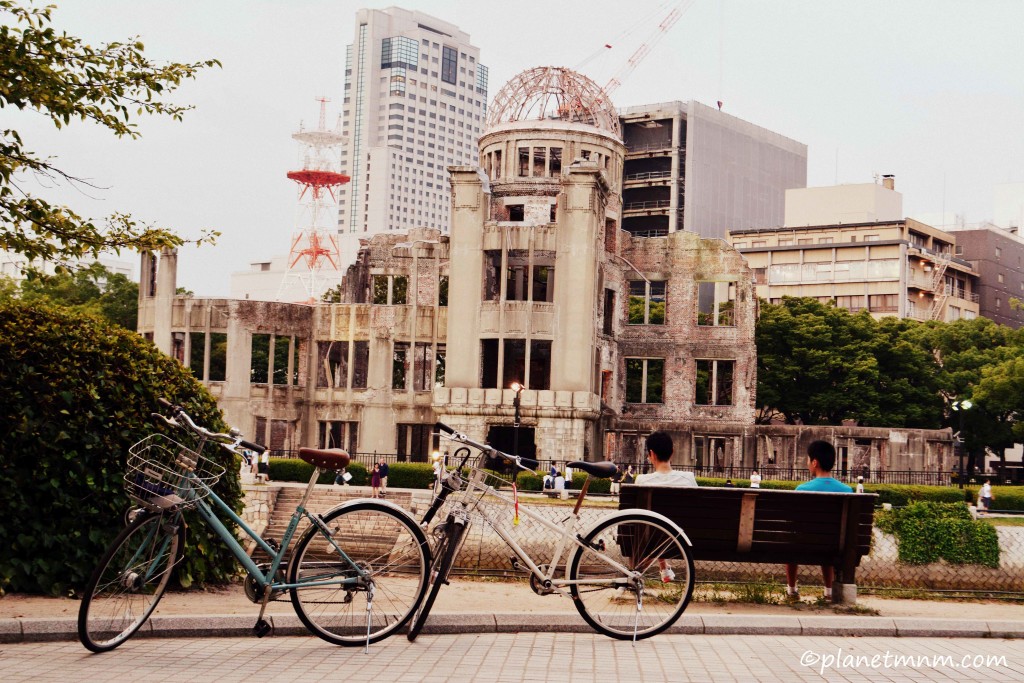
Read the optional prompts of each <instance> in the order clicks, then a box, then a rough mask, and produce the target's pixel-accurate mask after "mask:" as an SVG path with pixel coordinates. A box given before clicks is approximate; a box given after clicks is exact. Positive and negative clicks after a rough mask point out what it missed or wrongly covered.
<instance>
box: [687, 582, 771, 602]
mask: <svg viewBox="0 0 1024 683" xmlns="http://www.w3.org/2000/svg"><path fill="white" fill-rule="evenodd" d="M784 598H785V590H783V588H782V587H781V586H779V585H778V584H775V583H769V582H762V581H755V582H752V583H702V584H698V585H696V586H695V587H694V590H693V600H694V601H695V602H710V603H718V604H721V603H727V602H740V603H747V604H754V605H778V604H779V603H780V602H782V601H783V599H784Z"/></svg>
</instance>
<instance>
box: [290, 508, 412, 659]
mask: <svg viewBox="0 0 1024 683" xmlns="http://www.w3.org/2000/svg"><path fill="white" fill-rule="evenodd" d="M323 521H324V523H325V524H326V525H327V526H328V528H330V529H331V532H332V533H333V539H334V540H335V542H336V543H337V544H338V545H339V546H341V548H342V550H343V551H344V552H345V554H346V555H348V556H349V558H350V559H351V560H352V561H353V562H356V563H357V564H359V565H360V566H361V567H362V568H364V569H367V570H368V571H369V573H370V578H371V584H370V586H358V587H352V586H349V587H347V588H346V587H343V586H338V585H324V586H309V587H302V586H298V587H295V588H292V589H291V599H292V607H293V608H294V609H295V613H296V614H297V615H298V617H299V619H300V620H301V621H302V623H303V624H305V625H306V628H307V629H309V631H310V632H311V633H313V634H315V635H316V636H318V637H320V638H322V639H324V640H326V641H327V642H329V643H334V644H335V645H345V646H356V645H364V644H368V643H375V642H377V641H379V640H381V639H383V638H387V637H388V636H390V635H391V634H393V633H395V632H396V631H398V630H399V629H401V628H402V627H403V626H404V625H405V623H406V622H407V621H408V620H409V618H410V617H411V616H412V614H413V611H414V610H415V609H416V607H417V606H418V605H419V604H420V601H422V599H423V593H424V591H426V588H427V570H428V568H429V566H428V565H429V557H430V553H429V549H428V546H427V539H426V536H424V535H423V531H421V530H420V528H419V526H417V524H416V522H415V521H414V520H413V519H412V518H411V517H409V515H408V514H407V513H406V512H405V511H404V510H402V509H401V508H399V507H397V506H395V505H393V504H391V503H384V502H379V501H356V502H352V503H346V504H344V505H341V506H339V507H337V508H335V509H333V510H331V511H330V512H327V513H325V514H324V516H323ZM354 576H355V572H354V569H353V567H352V565H351V563H350V562H348V561H347V560H345V559H343V558H342V557H341V556H340V555H338V551H337V549H336V548H335V547H334V544H333V543H330V542H328V538H327V536H325V535H324V533H323V532H322V531H321V530H320V528H319V527H318V526H317V525H311V526H310V527H309V528H308V529H307V530H306V531H305V533H303V535H302V538H300V539H299V542H298V543H297V544H296V546H295V551H294V552H293V553H292V557H291V561H290V563H289V567H288V577H289V578H288V581H289V583H293V584H295V583H299V582H301V581H311V580H322V581H328V582H330V581H333V580H336V579H339V578H352V577H354ZM371 586H372V588H373V591H372V595H373V602H372V607H373V609H372V610H371V609H369V607H370V604H368V602H367V601H366V600H365V599H364V600H358V599H356V598H357V596H363V597H364V598H365V597H366V596H368V595H371V592H370V587H371ZM368 619H369V620H371V621H370V622H369V623H368Z"/></svg>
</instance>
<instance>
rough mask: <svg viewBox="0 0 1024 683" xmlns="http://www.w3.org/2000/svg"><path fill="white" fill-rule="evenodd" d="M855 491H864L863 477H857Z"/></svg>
mask: <svg viewBox="0 0 1024 683" xmlns="http://www.w3.org/2000/svg"><path fill="white" fill-rule="evenodd" d="M857 493H864V477H857Z"/></svg>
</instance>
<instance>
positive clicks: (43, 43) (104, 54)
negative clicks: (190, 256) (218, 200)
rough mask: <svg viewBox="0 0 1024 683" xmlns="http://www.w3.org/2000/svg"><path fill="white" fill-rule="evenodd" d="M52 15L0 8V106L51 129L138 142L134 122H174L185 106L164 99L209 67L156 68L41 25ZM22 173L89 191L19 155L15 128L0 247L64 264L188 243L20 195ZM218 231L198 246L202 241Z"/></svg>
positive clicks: (2, 164)
mask: <svg viewBox="0 0 1024 683" xmlns="http://www.w3.org/2000/svg"><path fill="white" fill-rule="evenodd" d="M53 9H54V8H53V7H45V8H35V7H23V6H22V5H21V4H20V3H18V2H16V1H15V0H0V108H5V107H9V106H10V107H17V108H18V109H32V110H36V111H38V112H40V113H42V114H43V115H45V116H47V117H48V118H49V119H50V120H51V121H52V122H53V124H54V125H55V126H56V127H57V128H63V127H64V126H66V125H68V124H69V123H70V122H71V120H72V119H80V120H82V121H92V122H94V123H97V124H99V125H101V126H103V127H105V128H107V129H109V130H110V131H111V132H112V133H113V134H114V135H115V136H116V137H119V138H121V137H130V138H136V137H139V135H140V133H139V131H138V130H137V128H136V125H135V123H134V122H133V117H135V116H141V115H143V114H157V115H166V116H170V117H172V118H173V119H175V120H181V118H182V117H183V115H184V114H185V112H186V111H188V110H189V109H190V108H191V107H188V106H179V105H175V104H170V103H168V102H166V101H164V99H163V98H165V97H166V96H167V95H169V94H171V93H172V92H173V91H174V90H175V89H176V88H177V87H178V86H179V85H180V84H181V83H182V82H183V81H185V80H188V79H193V78H195V76H196V74H197V73H198V72H199V71H200V70H201V69H203V68H206V67H210V66H215V65H218V66H219V64H220V63H219V62H218V61H217V60H213V59H211V60H206V61H202V62H194V63H190V64H178V63H170V64H163V65H161V64H157V63H155V62H152V61H150V60H148V59H146V57H145V56H144V55H143V50H144V46H143V44H142V43H141V42H140V41H139V40H137V39H132V40H128V41H126V42H112V43H105V44H101V45H100V46H99V47H92V46H90V45H88V44H86V43H85V42H83V41H82V40H81V39H80V38H77V37H74V36H69V35H68V34H66V33H63V32H58V31H56V30H55V29H54V28H53V27H51V26H49V24H50V21H51V14H52V12H53ZM25 174H33V175H35V176H38V177H42V178H45V179H47V180H49V181H52V182H70V183H72V184H84V185H88V184H89V183H86V182H85V181H83V180H81V179H80V178H76V177H74V176H72V175H70V174H69V173H67V172H65V171H63V170H61V169H60V168H58V167H57V166H56V165H55V163H54V160H53V159H52V158H51V157H40V156H38V155H37V154H36V153H35V152H32V151H29V150H28V149H26V148H25V145H24V142H23V141H22V138H21V135H20V134H19V133H18V131H16V130H13V129H5V130H2V131H0V249H6V250H8V251H12V252H16V253H19V254H22V255H24V256H26V257H27V258H28V259H29V261H30V262H32V261H36V260H38V259H45V260H47V261H51V262H55V263H58V264H61V265H63V264H65V263H67V262H68V261H70V260H74V259H77V258H80V257H83V256H94V257H95V256H98V255H99V254H100V253H103V252H109V251H115V252H116V251H119V250H120V249H123V248H132V249H141V250H153V251H156V250H159V249H160V248H162V247H177V246H180V245H182V244H185V243H186V240H185V239H183V238H181V237H179V236H177V235H175V234H174V233H172V232H171V231H169V230H167V229H164V228H159V227H154V226H151V225H148V224H145V223H139V222H137V221H135V220H134V219H133V218H132V217H131V216H130V215H128V214H123V213H115V214H113V215H111V216H110V217H108V218H106V219H105V221H102V222H101V223H97V222H95V221H94V220H93V219H89V218H83V217H82V216H79V215H78V214H77V213H75V212H74V211H73V210H72V209H70V208H68V207H66V206H59V205H55V204H51V203H50V202H48V201H47V200H45V199H42V198H40V197H36V196H34V195H32V194H30V193H29V192H28V191H27V190H26V189H25V188H24V187H23V184H24V183H23V179H24V176H25ZM216 235H217V233H216V232H208V233H204V235H203V236H201V237H200V238H199V239H198V240H196V241H195V242H196V243H202V242H209V241H212V239H213V238H214V237H216Z"/></svg>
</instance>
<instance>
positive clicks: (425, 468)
mask: <svg viewBox="0 0 1024 683" xmlns="http://www.w3.org/2000/svg"><path fill="white" fill-rule="evenodd" d="M388 487H389V488H400V489H429V488H433V487H434V466H433V465H431V464H430V463H426V462H396V463H395V464H393V465H388Z"/></svg>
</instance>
